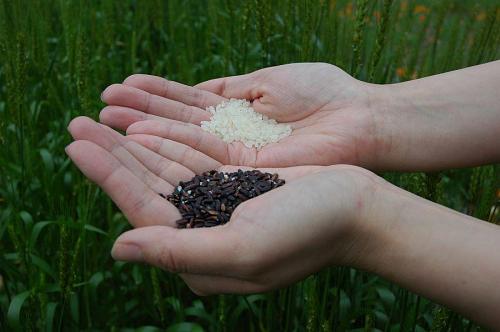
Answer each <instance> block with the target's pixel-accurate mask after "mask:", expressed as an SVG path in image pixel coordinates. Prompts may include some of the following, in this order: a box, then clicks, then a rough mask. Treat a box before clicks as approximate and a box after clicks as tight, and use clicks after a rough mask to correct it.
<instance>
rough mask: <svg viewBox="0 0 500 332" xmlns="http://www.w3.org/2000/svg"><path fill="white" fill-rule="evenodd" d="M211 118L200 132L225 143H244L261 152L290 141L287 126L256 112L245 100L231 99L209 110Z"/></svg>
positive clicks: (202, 123)
mask: <svg viewBox="0 0 500 332" xmlns="http://www.w3.org/2000/svg"><path fill="white" fill-rule="evenodd" d="M207 111H209V112H210V113H211V114H212V116H211V117H210V121H202V122H201V128H203V129H204V130H206V131H208V132H210V133H212V134H215V135H217V136H219V137H220V138H222V139H223V140H224V141H225V142H227V143H231V142H242V143H243V144H245V146H246V147H249V148H252V147H255V148H257V149H261V148H262V147H264V146H265V145H267V144H269V143H275V142H278V141H279V140H281V139H283V138H285V137H287V136H289V135H290V133H291V132H292V128H291V126H290V125H287V124H280V123H277V122H276V120H273V119H269V118H268V117H267V116H265V115H263V114H260V113H257V112H255V110H254V109H253V108H252V107H251V105H250V102H249V101H247V100H245V99H230V100H229V101H223V102H222V103H220V104H219V105H216V106H215V107H214V106H210V107H208V108H207Z"/></svg>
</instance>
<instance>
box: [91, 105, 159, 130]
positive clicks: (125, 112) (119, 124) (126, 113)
mask: <svg viewBox="0 0 500 332" xmlns="http://www.w3.org/2000/svg"><path fill="white" fill-rule="evenodd" d="M163 119H164V118H162V117H159V116H157V115H153V114H147V113H144V112H141V111H137V110H135V109H133V108H128V107H123V106H106V107H104V108H103V109H102V110H101V112H100V113H99V121H100V122H101V123H102V124H105V125H107V126H110V127H112V128H116V129H120V130H127V128H128V127H129V126H130V125H131V124H132V123H134V122H138V121H144V120H156V121H161V120H163Z"/></svg>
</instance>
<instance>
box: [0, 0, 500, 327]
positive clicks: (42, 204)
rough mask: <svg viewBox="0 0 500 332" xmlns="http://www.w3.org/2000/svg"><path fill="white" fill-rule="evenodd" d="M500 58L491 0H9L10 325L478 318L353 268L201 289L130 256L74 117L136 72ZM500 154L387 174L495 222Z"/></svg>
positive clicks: (2, 81)
mask: <svg viewBox="0 0 500 332" xmlns="http://www.w3.org/2000/svg"><path fill="white" fill-rule="evenodd" d="M499 58H500V10H499V4H498V1H494V0H491V1H487V0H483V1H450V0H444V1H425V0H419V1H406V0H401V1H397V0H394V1H393V0H376V1H375V0H372V1H367V0H358V1H345V0H339V1H334V0H331V1H327V0H317V1H309V0H300V1H266V0H248V1H231V0H213V1H201V0H200V1H198V0H189V1H188V0H186V1H160V0H144V1H138V0H137V1H105V0H103V1H90V0H88V1H84V0H74V1H69V0H45V1H35V0H32V1H27V0H24V1H22V0H0V330H1V331H13V330H14V331H15V330H22V331H32V330H44V331H76V330H88V331H94V330H110V331H133V330H137V331H160V330H167V331H169V332H170V331H333V330H334V331H429V330H430V331H479V330H481V328H480V327H478V326H476V325H475V324H474V323H473V322H470V321H468V320H467V319H465V318H464V317H461V316H460V315H458V314H456V313H454V312H452V311H450V310H448V309H447V308H445V307H443V306H440V305H437V304H435V303H432V302H431V301H429V300H427V299H425V298H422V297H419V296H416V295H415V294H413V293H411V292H408V291H406V290H404V289H401V288H399V287H397V286H396V285H394V284H391V283H389V282H387V281H385V280H383V279H381V278H378V277H376V276H374V275H371V274H367V273H363V272H360V271H356V270H352V269H348V268H329V269H325V270H324V271H322V272H321V273H319V274H316V275H312V276H310V277H308V278H307V279H305V280H304V281H302V282H300V283H298V284H296V285H293V286H291V287H289V288H286V289H282V290H277V291H274V292H269V293H265V294H253V295H248V296H233V295H220V296H210V297H204V298H200V297H197V296H196V295H194V294H193V293H191V292H190V291H189V289H188V288H187V287H186V286H185V285H184V284H183V282H182V281H181V280H180V279H179V278H178V277H176V276H175V275H172V274H169V273H166V272H163V271H160V270H158V269H155V268H150V267H146V266H141V265H134V264H125V263H119V262H115V261H113V260H112V259H111V257H110V254H109V252H110V249H111V246H112V243H113V241H114V239H115V238H116V237H117V235H118V234H120V233H121V232H123V231H124V230H126V229H128V227H129V225H128V224H127V221H126V220H125V218H124V217H123V215H122V214H121V213H120V212H119V210H118V209H117V208H116V207H115V206H114V205H113V203H112V202H111V201H110V200H109V199H108V198H107V196H105V195H104V194H103V193H102V192H101V191H100V190H99V189H98V188H97V187H96V186H95V185H93V184H91V183H90V182H88V181H87V180H86V179H85V178H84V177H83V176H82V175H81V174H80V173H79V172H78V170H76V168H75V167H74V166H72V164H71V163H70V161H69V160H68V158H67V157H66V155H65V154H64V147H65V146H66V145H67V144H68V143H69V142H70V136H69V135H68V133H67V131H66V126H67V124H68V122H69V121H70V119H71V118H73V117H75V116H77V115H87V116H90V117H93V118H95V119H96V118H97V114H98V112H99V111H100V109H101V108H102V107H103V106H104V105H103V104H102V103H101V102H100V99H99V96H100V93H101V91H102V90H103V89H104V88H105V87H106V86H107V85H109V84H111V83H116V82H121V81H122V80H123V79H124V78H125V77H127V76H128V75H130V74H132V73H150V74H155V75H159V76H163V77H167V78H168V79H172V80H178V81H180V82H183V83H187V84H194V83H197V82H200V81H203V80H206V79H209V78H214V77H219V76H225V75H234V74H241V73H246V72H249V71H253V70H255V69H258V68H262V67H264V66H271V65H277V64H283V63H289V62H301V61H307V62H312V61H324V62H329V63H333V64H336V65H337V66H339V67H341V68H342V69H344V70H345V71H347V72H348V73H350V74H351V75H353V76H355V77H357V78H359V79H361V80H364V81H369V82H374V83H393V82H400V81H405V80H410V79H415V78H419V77H423V76H428V75H432V74H436V73H441V72H445V71H449V70H453V69H458V68H463V67H467V66H471V65H475V64H479V63H484V62H488V61H491V60H495V59H499ZM89 157H91V156H89ZM499 168H500V167H499V166H498V165H491V166H484V167H478V168H473V169H462V170H449V171H444V172H438V173H404V174H403V173H386V174H382V175H383V176H384V177H385V178H386V179H388V180H389V181H391V182H393V183H395V184H397V185H398V186H400V187H403V188H405V189H407V190H410V191H412V192H414V193H416V194H418V195H420V196H422V197H425V198H427V199H430V200H433V201H436V202H438V203H440V204H443V205H446V206H448V207H451V208H453V209H455V210H457V211H460V212H463V213H468V214H470V215H473V216H475V217H478V218H481V219H485V220H490V222H495V223H497V222H498V212H496V213H495V212H494V207H495V206H497V210H496V211H498V210H500V208H498V206H499V204H500V203H499V199H500V192H498V188H499V179H500V169H499ZM495 204H496V205H495ZM492 291H495V290H492ZM457 292H460V290H459V289H457Z"/></svg>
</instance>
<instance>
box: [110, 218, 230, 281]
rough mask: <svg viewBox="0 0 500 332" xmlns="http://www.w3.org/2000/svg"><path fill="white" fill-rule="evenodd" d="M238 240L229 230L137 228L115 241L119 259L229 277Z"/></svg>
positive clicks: (214, 228) (113, 251)
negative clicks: (227, 275)
mask: <svg viewBox="0 0 500 332" xmlns="http://www.w3.org/2000/svg"><path fill="white" fill-rule="evenodd" d="M237 244H238V240H237V239H236V236H235V233H234V232H230V231H228V230H227V227H220V226H219V227H211V228H194V229H176V228H172V227H165V226H150V227H142V228H137V229H134V230H131V231H128V232H125V233H123V234H122V235H121V236H119V237H118V239H117V240H116V241H115V244H114V246H113V249H112V251H111V255H112V256H113V258H114V259H116V260H121V261H131V262H143V263H147V264H150V265H154V266H157V267H159V268H162V269H164V270H168V271H170V272H173V273H197V274H207V275H225V274H226V272H232V271H234V265H235V263H236V262H237V258H238V253H237V248H238V245H237Z"/></svg>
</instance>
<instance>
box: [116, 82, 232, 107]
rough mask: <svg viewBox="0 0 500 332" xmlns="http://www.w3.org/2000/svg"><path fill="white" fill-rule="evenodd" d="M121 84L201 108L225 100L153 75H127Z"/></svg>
mask: <svg viewBox="0 0 500 332" xmlns="http://www.w3.org/2000/svg"><path fill="white" fill-rule="evenodd" d="M123 84H125V85H129V86H133V87H135V88H138V89H141V90H144V91H146V92H149V93H151V94H153V95H157V96H161V97H165V98H168V99H172V100H177V101H179V102H181V103H184V104H186V105H191V106H196V107H199V108H202V109H205V108H207V107H208V106H213V105H217V104H220V103H221V102H223V101H224V100H225V98H223V97H221V96H219V95H217V94H214V93H211V92H208V91H204V90H200V89H197V88H193V87H191V86H188V85H184V84H181V83H178V82H175V81H169V80H166V79H164V78H162V77H158V76H153V75H144V74H134V75H131V76H129V77H127V78H126V79H125V81H123Z"/></svg>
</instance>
